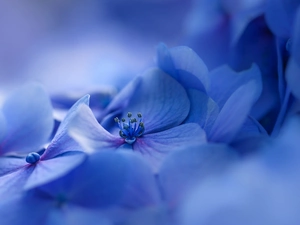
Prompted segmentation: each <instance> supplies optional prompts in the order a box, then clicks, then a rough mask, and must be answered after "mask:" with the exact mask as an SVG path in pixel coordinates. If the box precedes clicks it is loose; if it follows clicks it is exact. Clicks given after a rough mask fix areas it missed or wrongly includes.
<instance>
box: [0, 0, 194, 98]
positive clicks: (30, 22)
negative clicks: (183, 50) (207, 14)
mask: <svg viewBox="0 0 300 225" xmlns="http://www.w3.org/2000/svg"><path fill="white" fill-rule="evenodd" d="M191 7H192V0H128V1H118V0H102V1H97V0H86V1H80V0H53V1H37V0H25V1H21V0H10V1H0V31H1V36H0V79H1V86H0V88H1V91H2V92H5V91H6V90H9V89H10V88H11V87H12V86H16V85H17V86H18V85H20V84H23V83H24V82H27V81H38V82H41V83H42V84H43V85H45V86H46V88H47V90H48V91H49V92H50V93H56V92H62V91H66V90H67V89H74V88H75V89H76V88H78V89H80V88H82V87H87V86H93V85H95V86H107V85H113V86H115V87H116V88H117V89H120V88H121V87H123V86H124V85H125V84H126V83H127V82H128V81H129V80H130V79H131V78H132V77H133V76H135V75H137V74H138V73H141V72H142V71H143V70H145V69H146V68H147V67H148V66H149V65H151V63H152V64H153V62H154V60H153V58H154V56H155V47H156V45H157V44H158V43H159V42H164V43H166V44H167V45H169V46H175V45H178V44H181V40H182V39H183V38H182V37H183V35H184V33H185V24H186V17H187V15H188V14H189V13H190V11H191Z"/></svg>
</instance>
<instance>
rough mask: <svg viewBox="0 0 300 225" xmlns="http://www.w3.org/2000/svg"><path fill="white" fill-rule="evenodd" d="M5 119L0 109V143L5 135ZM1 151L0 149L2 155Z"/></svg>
mask: <svg viewBox="0 0 300 225" xmlns="http://www.w3.org/2000/svg"><path fill="white" fill-rule="evenodd" d="M6 126H7V125H6V120H5V117H4V115H3V113H2V112H1V111H0V143H1V142H2V140H3V139H4V137H5V136H6ZM2 154H3V153H2V151H0V155H2Z"/></svg>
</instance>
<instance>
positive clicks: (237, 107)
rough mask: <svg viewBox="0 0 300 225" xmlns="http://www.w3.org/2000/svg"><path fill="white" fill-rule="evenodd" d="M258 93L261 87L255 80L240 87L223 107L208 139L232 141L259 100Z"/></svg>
mask: <svg viewBox="0 0 300 225" xmlns="http://www.w3.org/2000/svg"><path fill="white" fill-rule="evenodd" d="M258 93H260V89H259V87H257V83H256V82H255V81H250V82H248V83H247V84H244V85H243V86H241V87H239V88H238V89H237V90H236V91H235V92H234V93H233V94H232V95H231V96H230V97H229V99H228V100H227V102H226V103H225V105H224V106H223V108H222V109H221V111H220V113H219V115H218V117H217V119H216V120H215V122H214V125H213V126H212V129H211V131H210V134H209V135H208V139H209V140H210V141H214V142H225V143H229V142H230V141H232V139H233V138H234V137H235V135H236V134H237V132H238V131H239V129H240V128H241V127H242V125H243V123H244V121H245V120H246V118H247V116H248V114H249V112H250V110H251V107H252V106H253V104H254V103H255V101H256V100H257V97H258ZM241 96H242V97H241Z"/></svg>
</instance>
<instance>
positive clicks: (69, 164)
mask: <svg viewBox="0 0 300 225" xmlns="http://www.w3.org/2000/svg"><path fill="white" fill-rule="evenodd" d="M85 158H86V155H85V154H84V153H82V152H76V151H70V152H64V153H63V154H61V155H58V156H56V157H54V158H52V159H47V160H40V161H39V162H38V163H36V164H35V168H34V170H33V172H32V174H31V175H30V177H29V178H28V180H27V182H26V184H25V186H24V188H25V189H32V188H34V187H37V186H40V185H42V184H44V183H47V182H50V181H52V180H55V179H57V178H59V177H62V176H64V175H65V174H67V173H68V172H70V171H71V170H73V169H74V168H76V167H77V166H78V165H79V164H81V163H82V162H83V161H84V159H85Z"/></svg>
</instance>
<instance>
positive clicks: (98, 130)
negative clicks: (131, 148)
mask: <svg viewBox="0 0 300 225" xmlns="http://www.w3.org/2000/svg"><path fill="white" fill-rule="evenodd" d="M69 134H70V136H71V137H72V138H74V140H76V141H77V142H78V143H79V144H80V145H81V146H82V148H83V149H84V150H85V151H86V152H94V151H95V150H102V149H113V150H115V149H117V148H118V147H120V146H121V145H122V144H124V143H125V141H124V139H123V138H121V137H119V136H114V135H112V134H110V133H109V132H107V131H106V130H105V129H104V128H103V127H102V126H101V125H100V124H99V123H98V121H97V120H96V118H95V116H94V114H93V112H92V111H91V109H90V108H89V107H88V106H86V105H81V106H80V107H79V108H78V113H77V115H76V117H74V118H73V120H72V121H70V124H69Z"/></svg>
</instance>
